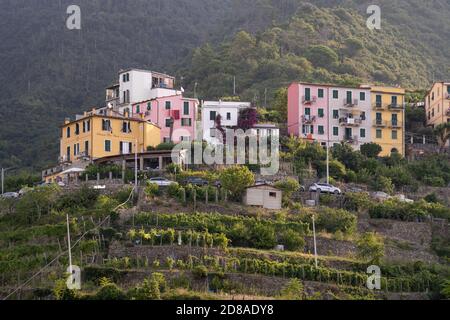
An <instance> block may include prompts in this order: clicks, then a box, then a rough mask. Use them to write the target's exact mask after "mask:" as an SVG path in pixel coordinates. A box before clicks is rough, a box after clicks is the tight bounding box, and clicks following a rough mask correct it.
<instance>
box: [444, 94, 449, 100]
mask: <svg viewBox="0 0 450 320" xmlns="http://www.w3.org/2000/svg"><path fill="white" fill-rule="evenodd" d="M445 99H446V100H450V92H447V93H446V94H445Z"/></svg>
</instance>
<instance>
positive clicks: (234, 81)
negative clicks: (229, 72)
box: [233, 76, 236, 96]
mask: <svg viewBox="0 0 450 320" xmlns="http://www.w3.org/2000/svg"><path fill="white" fill-rule="evenodd" d="M235 95H236V76H233V96H235Z"/></svg>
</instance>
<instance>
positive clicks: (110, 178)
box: [109, 171, 113, 182]
mask: <svg viewBox="0 0 450 320" xmlns="http://www.w3.org/2000/svg"><path fill="white" fill-rule="evenodd" d="M112 178H113V176H112V172H111V171H110V172H109V182H111V181H112Z"/></svg>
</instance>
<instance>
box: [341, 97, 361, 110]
mask: <svg viewBox="0 0 450 320" xmlns="http://www.w3.org/2000/svg"><path fill="white" fill-rule="evenodd" d="M358 104H359V100H358V99H353V100H351V99H350V100H349V99H347V98H345V99H344V106H345V107H347V108H352V107H357V106H358Z"/></svg>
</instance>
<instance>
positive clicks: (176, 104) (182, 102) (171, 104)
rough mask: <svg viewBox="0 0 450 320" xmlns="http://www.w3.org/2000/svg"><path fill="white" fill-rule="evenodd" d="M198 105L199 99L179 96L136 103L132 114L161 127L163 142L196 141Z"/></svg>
mask: <svg viewBox="0 0 450 320" xmlns="http://www.w3.org/2000/svg"><path fill="white" fill-rule="evenodd" d="M198 104H199V102H198V100H197V99H190V98H184V97H183V96H182V95H181V94H177V95H172V96H166V97H159V98H154V99H150V100H146V101H141V102H138V103H135V104H133V106H132V113H133V115H138V114H143V115H144V119H145V120H147V121H151V122H153V123H155V124H157V125H158V126H159V127H161V142H169V141H173V142H174V143H178V142H181V141H192V140H193V139H194V137H195V121H196V120H197V108H198ZM172 121H173V127H172V126H171V122H172Z"/></svg>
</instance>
